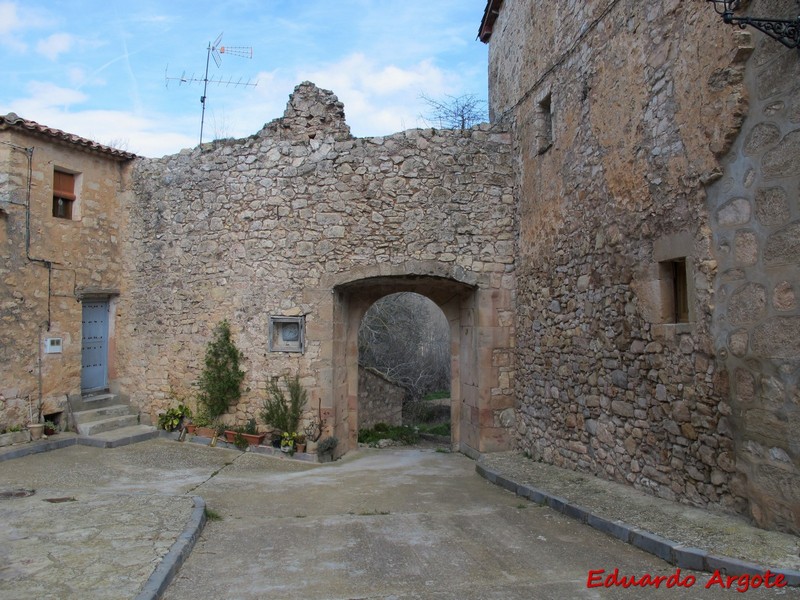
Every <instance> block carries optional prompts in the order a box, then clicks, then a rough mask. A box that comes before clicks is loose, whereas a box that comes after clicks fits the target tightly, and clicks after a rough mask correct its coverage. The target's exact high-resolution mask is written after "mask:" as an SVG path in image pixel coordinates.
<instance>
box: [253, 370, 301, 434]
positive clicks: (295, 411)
mask: <svg viewBox="0 0 800 600" xmlns="http://www.w3.org/2000/svg"><path fill="white" fill-rule="evenodd" d="M284 381H285V384H286V389H287V390H288V391H289V398H288V400H287V398H286V395H285V393H284V391H283V390H282V389H281V387H280V386H279V385H278V382H277V379H273V380H272V381H270V382H269V384H268V385H267V392H268V396H267V398H266V399H265V400H264V404H263V405H262V409H261V412H260V413H259V416H260V417H261V420H262V421H263V422H264V423H265V424H266V425H267V426H268V427H271V428H272V429H274V430H277V431H278V432H280V435H281V437H280V438H278V439H279V440H280V441H279V442H278V443H277V446H278V447H282V446H283V437H282V436H283V435H284V434H294V435H295V436H296V435H297V434H296V433H295V432H296V431H297V427H298V424H299V423H300V417H301V416H302V414H303V407H304V406H305V404H306V401H307V399H308V394H307V392H306V390H305V389H303V386H302V384H301V383H300V376H299V375H295V376H294V377H292V378H290V377H289V376H288V375H287V376H286V377H285V378H284ZM293 442H294V440H293ZM273 445H275V442H274V441H273ZM292 447H294V443H292ZM281 449H282V448H281Z"/></svg>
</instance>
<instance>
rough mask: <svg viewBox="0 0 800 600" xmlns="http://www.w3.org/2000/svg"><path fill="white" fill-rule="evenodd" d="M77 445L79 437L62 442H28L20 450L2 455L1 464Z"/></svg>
mask: <svg viewBox="0 0 800 600" xmlns="http://www.w3.org/2000/svg"><path fill="white" fill-rule="evenodd" d="M77 443H78V438H77V437H68V438H64V439H60V440H50V439H47V440H37V441H35V442H28V443H27V444H22V445H20V447H19V448H14V449H13V450H7V451H5V452H3V453H2V454H0V462H4V461H6V460H12V459H15V458H22V457H23V456H30V455H31V454H39V453H40V452H50V451H51V450H58V449H60V448H67V447H69V446H75V445H76V444H77Z"/></svg>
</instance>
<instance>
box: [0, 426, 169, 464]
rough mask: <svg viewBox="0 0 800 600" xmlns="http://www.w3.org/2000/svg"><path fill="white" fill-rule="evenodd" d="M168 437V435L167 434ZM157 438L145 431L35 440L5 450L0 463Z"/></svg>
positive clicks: (156, 433) (154, 432)
mask: <svg viewBox="0 0 800 600" xmlns="http://www.w3.org/2000/svg"><path fill="white" fill-rule="evenodd" d="M168 435H169V434H168ZM158 436H159V432H158V431H157V430H156V431H147V432H143V433H137V434H136V435H131V436H128V437H124V438H121V439H118V440H101V439H98V438H94V437H91V436H82V435H77V436H71V437H66V438H62V439H52V440H51V439H47V440H37V441H35V442H28V443H27V444H20V446H19V447H18V448H14V449H12V450H6V451H4V452H2V453H0V462H4V461H6V460H12V459H15V458H22V457H24V456H30V455H31V454H39V453H40V452H50V451H51V450H60V449H61V448H68V447H69V446H90V447H92V448H119V447H120V446H128V445H130V444H138V443H139V442H145V441H147V440H151V439H153V438H156V437H158Z"/></svg>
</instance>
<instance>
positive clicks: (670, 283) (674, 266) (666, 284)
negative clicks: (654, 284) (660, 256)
mask: <svg viewBox="0 0 800 600" xmlns="http://www.w3.org/2000/svg"><path fill="white" fill-rule="evenodd" d="M659 269H660V272H661V273H660V279H661V298H662V304H663V306H662V308H663V310H662V316H663V322H665V323H688V322H689V283H688V279H687V275H686V259H685V258H677V259H674V260H665V261H663V262H660V263H659Z"/></svg>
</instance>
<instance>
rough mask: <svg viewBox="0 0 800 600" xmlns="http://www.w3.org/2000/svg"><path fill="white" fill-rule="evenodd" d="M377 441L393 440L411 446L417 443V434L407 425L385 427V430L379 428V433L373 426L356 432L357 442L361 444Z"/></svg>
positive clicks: (414, 429)
mask: <svg viewBox="0 0 800 600" xmlns="http://www.w3.org/2000/svg"><path fill="white" fill-rule="evenodd" d="M378 425H380V423H378ZM379 440H394V441H396V442H402V443H403V444H406V445H411V444H416V443H417V442H418V441H419V433H418V432H417V430H416V428H414V427H411V426H409V425H397V426H394V427H390V426H388V425H386V428H385V429H384V428H381V430H380V431H379V430H378V427H377V426H375V427H373V428H372V429H360V430H359V431H358V441H359V443H361V444H375V443H377V442H378V441H379Z"/></svg>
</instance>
